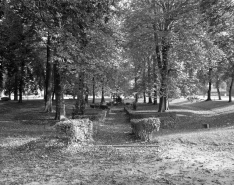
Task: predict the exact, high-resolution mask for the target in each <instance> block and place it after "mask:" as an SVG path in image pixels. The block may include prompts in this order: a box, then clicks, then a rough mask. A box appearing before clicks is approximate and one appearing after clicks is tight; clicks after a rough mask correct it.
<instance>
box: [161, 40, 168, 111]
mask: <svg viewBox="0 0 234 185" xmlns="http://www.w3.org/2000/svg"><path fill="white" fill-rule="evenodd" d="M168 51H169V45H167V43H166V41H165V40H163V42H162V63H161V65H160V64H159V68H160V69H161V87H160V92H159V94H160V101H159V107H158V112H165V111H166V110H168V109H169V107H168V102H167V101H168V98H167V97H168V90H167V86H168V84H167V83H168V80H167V78H168Z"/></svg>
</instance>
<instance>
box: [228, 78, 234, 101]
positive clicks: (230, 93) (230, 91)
mask: <svg viewBox="0 0 234 185" xmlns="http://www.w3.org/2000/svg"><path fill="white" fill-rule="evenodd" d="M233 81H234V77H232V81H231V84H230V87H229V101H228V102H232V86H233Z"/></svg>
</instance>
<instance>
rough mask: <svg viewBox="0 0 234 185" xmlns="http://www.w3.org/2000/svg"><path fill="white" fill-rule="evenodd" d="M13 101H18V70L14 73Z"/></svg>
mask: <svg viewBox="0 0 234 185" xmlns="http://www.w3.org/2000/svg"><path fill="white" fill-rule="evenodd" d="M14 101H18V70H16V72H15V83H14Z"/></svg>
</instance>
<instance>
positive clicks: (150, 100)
mask: <svg viewBox="0 0 234 185" xmlns="http://www.w3.org/2000/svg"><path fill="white" fill-rule="evenodd" d="M147 62H148V97H149V101H148V103H152V98H151V69H150V68H151V65H150V59H149V58H148V59H147Z"/></svg>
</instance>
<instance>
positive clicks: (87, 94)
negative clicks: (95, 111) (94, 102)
mask: <svg viewBox="0 0 234 185" xmlns="http://www.w3.org/2000/svg"><path fill="white" fill-rule="evenodd" d="M85 103H86V104H88V103H89V88H88V85H86V90H85Z"/></svg>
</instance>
